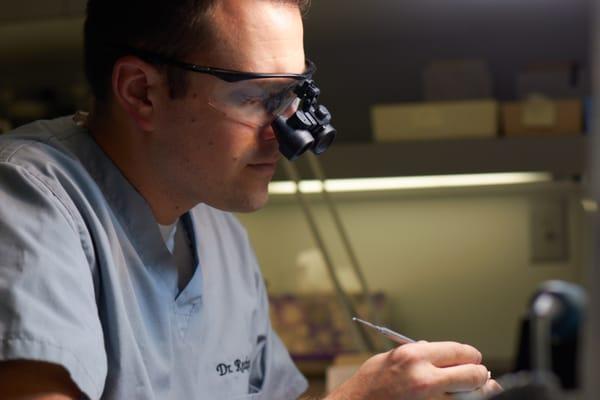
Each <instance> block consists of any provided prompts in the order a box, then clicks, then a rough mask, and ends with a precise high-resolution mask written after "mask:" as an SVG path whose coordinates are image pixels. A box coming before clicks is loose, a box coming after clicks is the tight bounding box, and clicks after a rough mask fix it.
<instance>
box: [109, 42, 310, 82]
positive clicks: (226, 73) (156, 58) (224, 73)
mask: <svg viewBox="0 0 600 400" xmlns="http://www.w3.org/2000/svg"><path fill="white" fill-rule="evenodd" d="M117 47H119V48H121V49H123V50H125V51H127V52H129V53H131V54H132V55H134V56H136V57H139V58H141V59H143V60H145V61H147V62H149V63H152V64H156V65H161V64H162V65H172V66H174V67H178V68H181V69H184V70H187V71H191V72H198V73H203V74H209V75H213V76H216V77H217V78H219V79H222V80H224V81H226V82H239V81H246V80H258V79H269V78H289V79H294V80H297V81H303V80H306V79H310V78H311V77H312V75H313V74H314V73H315V72H316V70H317V67H316V66H315V63H313V62H312V61H311V60H309V59H308V58H307V59H306V60H305V65H306V69H305V71H304V73H302V74H291V73H269V72H245V71H236V70H233V69H226V68H216V67H209V66H203V65H198V64H192V63H187V62H184V61H179V60H176V59H173V58H171V57H167V56H164V55H161V54H158V53H154V52H151V51H147V50H143V49H138V48H135V47H130V46H117Z"/></svg>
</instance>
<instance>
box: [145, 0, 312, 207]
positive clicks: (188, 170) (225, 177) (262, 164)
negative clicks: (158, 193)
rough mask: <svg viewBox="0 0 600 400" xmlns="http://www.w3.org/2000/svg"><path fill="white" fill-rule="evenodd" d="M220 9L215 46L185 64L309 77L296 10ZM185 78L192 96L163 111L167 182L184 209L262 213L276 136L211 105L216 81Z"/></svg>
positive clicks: (270, 6)
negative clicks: (203, 206)
mask: <svg viewBox="0 0 600 400" xmlns="http://www.w3.org/2000/svg"><path fill="white" fill-rule="evenodd" d="M217 4H218V5H217V6H216V8H215V10H214V14H212V15H211V17H210V18H212V19H213V21H214V24H215V36H216V41H217V44H215V45H213V46H212V48H211V49H210V51H205V52H198V53H197V54H195V55H190V56H189V57H188V58H187V59H186V60H185V61H187V62H191V63H195V64H199V65H207V66H212V67H217V68H226V69H233V70H238V71H245V72H278V73H302V72H303V71H304V68H305V59H304V48H303V31H302V19H301V15H300V11H299V10H298V8H297V7H296V6H293V5H289V4H285V3H278V2H274V1H273V2H272V1H265V0H223V1H220V2H218V3H217ZM186 74H187V80H188V85H189V88H188V91H187V94H186V96H185V97H184V98H180V99H175V100H173V99H169V98H167V96H164V99H163V101H162V104H160V106H161V107H160V109H159V111H158V113H159V117H158V118H157V121H158V122H157V123H158V130H159V132H160V135H159V137H160V139H159V142H160V143H158V144H159V145H158V146H156V151H155V153H156V154H157V156H156V158H157V160H156V161H157V162H160V163H161V168H162V170H163V172H164V174H163V177H164V179H169V181H170V185H169V186H171V187H175V188H177V190H179V191H180V193H179V195H180V196H184V197H185V201H186V202H189V201H192V202H194V203H199V202H203V203H206V204H209V205H211V206H213V207H216V208H220V209H223V210H228V211H253V210H256V209H258V208H260V207H262V206H263V205H264V204H265V203H266V201H267V198H268V191H267V189H268V183H269V182H270V180H271V178H272V176H273V174H274V172H275V164H276V161H277V160H278V159H279V152H278V143H277V141H276V139H275V136H274V133H273V131H272V128H271V127H270V125H267V126H261V127H253V126H250V125H248V124H244V123H241V122H239V121H237V120H234V119H232V118H230V117H228V116H227V115H226V114H224V113H223V112H222V111H218V110H217V109H216V108H214V107H213V106H211V105H210V98H211V93H210V89H211V88H212V87H214V85H215V80H218V78H217V77H214V76H211V75H207V74H199V73H193V72H186ZM265 83H266V84H268V82H265ZM162 165H164V168H163V167H162ZM173 183H175V185H173Z"/></svg>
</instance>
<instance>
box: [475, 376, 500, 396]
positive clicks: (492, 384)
mask: <svg viewBox="0 0 600 400" xmlns="http://www.w3.org/2000/svg"><path fill="white" fill-rule="evenodd" d="M478 391H479V392H481V394H482V395H484V396H491V395H493V394H497V393H500V392H501V391H502V386H500V384H498V382H496V381H495V380H493V379H490V380H489V381H487V383H486V384H485V385H483V386H482V387H480V388H479V389H478Z"/></svg>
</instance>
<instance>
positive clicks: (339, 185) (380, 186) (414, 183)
mask: <svg viewBox="0 0 600 400" xmlns="http://www.w3.org/2000/svg"><path fill="white" fill-rule="evenodd" d="M551 180H552V174H550V173H545V172H511V173H491V174H461V175H430V176H406V177H390V178H360V179H328V180H326V181H325V182H324V186H325V189H326V190H327V191H328V192H368V191H380V190H406V189H437V188H459V187H473V186H493V185H515V184H524V183H540V182H549V181H551ZM298 186H299V189H300V191H301V192H302V193H320V192H322V191H323V183H322V182H320V181H318V180H304V181H300V184H299V185H296V183H294V182H292V181H279V182H271V183H270V184H269V193H270V194H294V193H296V190H298Z"/></svg>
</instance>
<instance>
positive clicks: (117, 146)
mask: <svg viewBox="0 0 600 400" xmlns="http://www.w3.org/2000/svg"><path fill="white" fill-rule="evenodd" d="M94 109H95V110H96V111H94V112H92V113H90V116H89V119H88V129H89V131H90V133H91V135H92V137H93V138H94V140H95V141H96V143H97V144H98V145H99V146H100V148H101V149H102V150H103V151H104V153H106V155H107V156H108V157H109V158H110V159H111V160H112V162H113V163H114V164H115V165H116V166H117V168H118V169H119V170H120V171H121V173H122V174H123V176H124V177H125V178H126V179H127V180H128V181H129V183H130V184H131V185H132V186H133V187H134V188H135V189H136V190H137V191H138V193H140V195H141V196H142V197H143V198H144V200H146V202H147V203H148V205H149V206H150V209H151V210H152V213H153V215H154V218H155V219H156V221H157V222H158V223H159V224H161V225H170V224H172V223H174V222H175V221H176V220H177V218H179V217H180V216H181V215H183V214H184V213H185V212H187V211H188V210H189V209H191V208H192V207H193V206H194V204H193V203H191V202H188V203H189V204H186V202H185V201H182V200H181V197H182V196H178V193H179V192H178V191H177V189H176V188H174V187H171V186H173V185H172V184H170V181H172V180H169V179H168V176H167V175H168V174H167V173H166V171H165V169H164V168H161V167H164V165H163V164H162V163H161V162H160V153H159V151H157V147H161V146H156V145H155V144H154V137H153V136H154V133H153V132H144V131H142V130H140V129H139V128H138V127H137V126H136V125H135V123H134V122H132V121H131V120H130V119H129V118H127V116H126V115H125V113H123V112H120V110H119V109H117V107H111V108H110V109H109V110H106V109H100V108H99V107H95V108H94Z"/></svg>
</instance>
